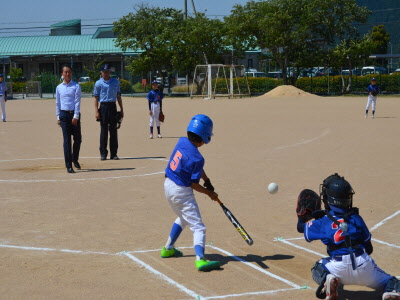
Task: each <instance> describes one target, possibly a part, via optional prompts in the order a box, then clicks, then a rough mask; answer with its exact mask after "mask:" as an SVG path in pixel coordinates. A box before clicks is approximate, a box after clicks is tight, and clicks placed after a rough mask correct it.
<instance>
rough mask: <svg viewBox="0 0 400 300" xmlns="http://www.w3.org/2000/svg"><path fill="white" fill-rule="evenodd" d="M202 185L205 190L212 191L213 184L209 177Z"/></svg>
mask: <svg viewBox="0 0 400 300" xmlns="http://www.w3.org/2000/svg"><path fill="white" fill-rule="evenodd" d="M203 186H204V187H205V188H206V189H207V190H209V191H211V192H214V187H213V185H212V184H211V181H210V179H209V178H208V179H207V180H204V184H203Z"/></svg>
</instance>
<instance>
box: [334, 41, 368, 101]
mask: <svg viewBox="0 0 400 300" xmlns="http://www.w3.org/2000/svg"><path fill="white" fill-rule="evenodd" d="M374 48H375V44H374V42H373V40H372V39H371V36H370V35H365V36H364V37H363V38H362V39H354V40H343V41H342V42H341V43H340V44H338V45H337V46H336V47H335V48H334V50H333V52H332V60H331V61H332V63H333V65H334V66H336V67H338V68H339V67H342V66H347V67H348V68H349V70H350V75H349V81H348V83H347V86H346V83H345V80H344V77H343V75H341V77H342V93H348V92H350V91H351V87H352V78H353V72H352V70H353V68H354V67H355V66H357V65H360V64H361V63H362V61H363V60H364V59H365V58H367V57H368V56H369V55H370V54H371V53H372V52H373V50H374Z"/></svg>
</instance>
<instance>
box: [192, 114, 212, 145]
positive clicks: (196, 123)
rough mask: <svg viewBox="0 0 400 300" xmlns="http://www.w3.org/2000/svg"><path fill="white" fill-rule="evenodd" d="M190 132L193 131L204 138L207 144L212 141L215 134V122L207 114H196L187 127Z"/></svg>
mask: <svg viewBox="0 0 400 300" xmlns="http://www.w3.org/2000/svg"><path fill="white" fill-rule="evenodd" d="M187 131H188V132H193V133H195V134H197V135H198V136H199V137H201V138H202V140H203V141H204V143H205V144H208V143H209V142H210V141H211V137H212V135H213V133H212V131H213V122H212V121H211V119H210V118H209V117H207V116H206V115H201V114H200V115H195V116H194V117H193V118H192V120H190V123H189V125H188V128H187Z"/></svg>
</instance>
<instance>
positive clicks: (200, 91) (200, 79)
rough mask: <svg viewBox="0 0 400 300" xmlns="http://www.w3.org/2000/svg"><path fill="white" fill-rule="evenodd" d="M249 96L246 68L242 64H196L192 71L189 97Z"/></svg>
mask: <svg viewBox="0 0 400 300" xmlns="http://www.w3.org/2000/svg"><path fill="white" fill-rule="evenodd" d="M242 96H250V88H249V83H248V81H247V76H246V68H245V67H244V66H243V65H222V64H208V65H197V66H196V68H195V71H194V76H193V83H192V86H191V89H190V97H191V98H193V97H202V98H204V99H207V100H208V99H213V98H215V97H228V98H231V97H242Z"/></svg>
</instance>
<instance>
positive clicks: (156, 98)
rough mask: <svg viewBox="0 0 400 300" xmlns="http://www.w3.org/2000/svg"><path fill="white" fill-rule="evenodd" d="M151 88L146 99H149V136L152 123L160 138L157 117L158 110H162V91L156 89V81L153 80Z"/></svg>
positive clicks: (151, 131) (151, 130)
mask: <svg viewBox="0 0 400 300" xmlns="http://www.w3.org/2000/svg"><path fill="white" fill-rule="evenodd" d="M151 87H152V90H151V91H150V92H149V93H148V94H147V97H146V98H147V100H149V113H150V138H151V139H152V138H153V126H154V123H155V124H156V126H157V133H158V138H162V136H161V131H160V120H159V119H158V117H159V115H160V112H162V100H163V98H164V95H163V93H162V91H160V90H159V89H158V82H157V81H153V82H152V83H151Z"/></svg>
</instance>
